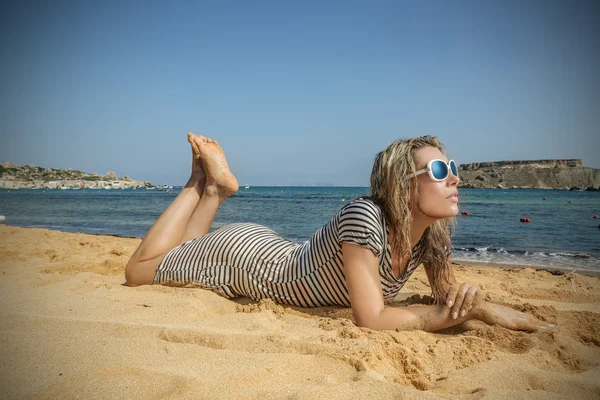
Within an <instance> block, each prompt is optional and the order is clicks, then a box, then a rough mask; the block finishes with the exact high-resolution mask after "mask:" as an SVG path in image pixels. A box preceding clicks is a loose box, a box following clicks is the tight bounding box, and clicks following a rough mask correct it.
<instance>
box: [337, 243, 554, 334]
mask: <svg viewBox="0 0 600 400" xmlns="http://www.w3.org/2000/svg"><path fill="white" fill-rule="evenodd" d="M342 253H343V261H344V274H345V277H346V284H347V286H348V294H349V296H350V303H351V306H352V312H353V314H354V318H355V319H356V324H357V325H358V326H362V327H366V328H370V329H375V330H413V329H419V330H423V331H427V332H434V331H438V330H441V329H445V328H449V327H451V326H454V325H458V324H460V323H462V322H465V321H468V320H470V319H479V320H482V321H484V322H486V323H490V324H500V325H502V326H505V327H506V328H510V329H518V330H536V329H538V328H540V327H546V326H548V325H547V324H546V323H544V322H542V321H539V320H537V319H536V318H534V317H532V316H530V315H527V314H524V313H521V312H518V311H515V310H513V309H512V308H510V307H504V306H499V305H497V304H492V303H487V302H485V300H484V299H483V298H482V296H477V298H476V299H475V302H474V303H473V309H472V310H471V312H469V313H467V314H466V315H465V316H460V315H459V316H458V317H457V318H456V319H454V318H453V316H452V311H453V310H452V309H451V308H450V307H448V306H447V305H446V304H438V305H432V306H422V305H415V306H408V307H388V308H385V306H384V303H383V291H382V289H381V281H380V277H379V261H378V260H377V256H375V254H373V252H372V251H370V250H368V249H365V248H363V247H360V246H358V245H355V244H351V243H345V242H343V243H342Z"/></svg>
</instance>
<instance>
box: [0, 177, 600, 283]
mask: <svg viewBox="0 0 600 400" xmlns="http://www.w3.org/2000/svg"><path fill="white" fill-rule="evenodd" d="M180 190H181V188H174V189H173V191H171V192H165V191H157V190H146V189H138V190H133V189H128V190H114V189H113V190H89V189H88V190H23V189H21V190H0V215H4V216H5V217H6V220H5V221H4V224H5V225H14V226H21V227H38V228H49V229H57V230H61V231H66V232H85V233H93V234H103V235H116V236H124V237H143V236H144V235H145V234H146V232H147V231H148V229H149V228H150V226H151V225H152V223H153V222H154V221H155V220H156V219H157V218H158V216H159V215H160V214H161V212H162V211H164V210H165V209H166V207H167V206H168V205H169V204H170V203H171V202H172V201H173V199H174V198H175V197H176V196H177V194H178V193H179V191H180ZM368 191H369V189H368V188H366V187H250V188H249V189H244V188H243V187H240V191H239V192H238V193H236V194H235V195H233V196H232V197H231V198H229V199H228V200H227V201H225V202H224V203H223V205H222V206H221V208H220V209H219V212H218V213H217V216H216V218H215V221H214V223H213V226H212V229H217V228H219V227H221V226H224V225H226V224H228V223H232V222H255V223H259V224H262V225H266V226H268V227H270V228H272V229H274V230H275V231H276V232H278V233H279V234H281V235H282V236H284V237H286V238H288V239H290V240H292V241H297V242H301V241H304V240H307V239H308V238H310V236H311V235H312V234H313V233H314V232H315V231H316V230H317V229H319V228H320V227H321V226H323V225H324V224H325V223H327V221H329V219H330V218H331V217H332V216H333V215H335V214H336V213H337V212H338V211H339V210H340V208H341V207H343V206H344V205H345V204H346V203H347V202H348V201H350V200H352V199H353V198H355V197H357V196H360V195H365V194H368ZM544 198H546V200H544ZM459 205H460V209H461V211H468V212H469V213H470V215H469V216H465V215H461V214H459V215H458V217H457V226H456V231H455V232H454V234H453V247H454V249H453V259H454V260H456V261H476V262H494V263H507V264H516V265H533V266H550V267H552V266H554V267H567V268H573V269H578V270H583V269H587V270H596V271H600V229H599V228H600V219H593V216H594V215H598V214H600V192H584V191H564V190H560V191H559V190H524V189H523V190H520V189H512V190H504V189H460V203H459ZM522 217H529V218H531V222H530V223H522V222H520V218H522Z"/></svg>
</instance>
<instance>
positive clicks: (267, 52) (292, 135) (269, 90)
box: [0, 0, 600, 185]
mask: <svg viewBox="0 0 600 400" xmlns="http://www.w3.org/2000/svg"><path fill="white" fill-rule="evenodd" d="M14 3H15V4H13V5H12V6H10V5H6V4H4V5H3V8H2V12H0V45H1V46H0V51H1V59H2V62H1V63H0V85H1V86H0V88H1V91H0V93H1V94H0V96H1V97H0V133H1V138H0V140H1V141H0V162H2V161H11V162H13V163H16V164H27V163H31V164H34V165H39V166H43V167H53V168H73V169H80V170H84V171H87V172H98V173H106V172H107V171H115V172H116V173H117V175H119V176H123V175H129V176H131V177H132V178H134V179H138V180H150V181H152V183H155V184H163V183H169V184H172V185H180V184H183V183H185V181H186V180H187V177H188V175H189V168H190V158H191V156H190V150H189V146H188V144H187V141H186V133H187V132H188V131H193V132H196V133H205V134H206V135H208V136H211V137H214V138H216V139H217V140H219V142H220V143H221V145H222V146H223V148H224V149H225V152H226V154H227V156H228V160H229V165H230V166H231V168H232V171H233V172H234V174H236V175H237V177H238V180H239V181H240V183H241V184H245V183H249V184H251V185H278V184H283V185H285V184H297V185H302V184H325V185H327V184H340V185H367V184H368V179H369V174H370V169H371V163H372V161H373V157H374V156H375V154H376V153H377V151H379V150H381V149H383V148H384V147H385V146H386V145H387V144H389V143H390V142H391V141H392V140H394V139H396V138H398V137H409V136H417V135H421V134H433V135H437V136H438V137H440V139H441V140H442V141H443V142H444V143H445V144H446V146H447V148H448V150H449V152H450V156H451V157H452V158H455V159H456V160H457V161H458V162H459V163H468V162H474V161H497V160H516V159H541V158H582V159H583V161H584V165H586V166H590V167H595V168H600V134H599V133H600V132H599V130H600V128H599V127H600V78H599V72H600V23H599V22H598V21H600V2H598V1H583V0H582V1H573V2H568V1H564V2H558V1H496V2H493V1H471V2H446V1H439V2H431V1H415V2H403V1H388V2H376V1H369V2H367V1H365V2H353V1H336V2H318V1H303V2H300V1H268V2H263V1H257V2H252V1H239V2H231V1H213V2H192V1H186V2H181V3H180V2H174V1H170V2H166V1H165V2H152V1H140V2H127V1H102V2H93V1H72V2H54V3H53V2H51V1H48V2H37V3H36V2H27V1H24V2H14ZM51 3H53V4H51ZM196 3H197V4H196Z"/></svg>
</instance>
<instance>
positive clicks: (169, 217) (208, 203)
mask: <svg viewBox="0 0 600 400" xmlns="http://www.w3.org/2000/svg"><path fill="white" fill-rule="evenodd" d="M188 141H189V142H190V144H191V146H192V153H193V161H192V175H191V176H190V179H189V180H188V183H187V184H186V185H185V187H184V188H183V189H182V191H181V193H179V195H178V196H177V197H176V198H175V200H174V201H173V203H171V204H170V205H169V207H168V208H167V209H166V210H165V211H164V212H163V213H162V214H161V216H160V217H159V218H158V220H157V221H156V222H155V223H154V225H152V227H151V228H150V230H149V231H148V233H147V234H146V237H145V238H144V239H143V240H142V243H140V245H139V247H138V248H137V250H136V251H135V252H134V253H133V255H132V256H131V259H130V260H129V262H128V263H127V266H126V268H125V280H126V281H127V284H128V285H132V286H138V285H146V284H151V283H152V282H153V281H154V275H155V274H156V268H157V267H158V265H159V264H160V262H161V261H162V259H163V258H164V256H165V255H166V254H167V253H168V252H169V251H170V250H171V249H173V248H174V247H176V246H178V245H180V244H181V243H184V242H186V241H188V240H190V239H193V238H196V237H199V236H203V235H205V234H206V233H208V230H209V229H210V224H211V223H212V221H213V219H214V217H215V215H216V212H217V209H218V207H219V205H220V204H221V203H222V202H223V201H224V200H225V199H226V198H227V197H229V196H230V195H231V194H232V193H235V192H236V191H237V189H238V186H237V180H236V179H235V177H234V176H233V175H232V174H231V172H230V171H229V167H228V166H227V162H226V160H225V154H224V153H223V150H222V149H221V148H220V147H219V146H218V144H217V143H216V141H214V140H211V139H207V138H204V137H202V136H200V137H198V136H196V135H194V134H192V133H188Z"/></svg>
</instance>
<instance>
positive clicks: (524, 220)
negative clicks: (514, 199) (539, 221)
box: [521, 217, 531, 222]
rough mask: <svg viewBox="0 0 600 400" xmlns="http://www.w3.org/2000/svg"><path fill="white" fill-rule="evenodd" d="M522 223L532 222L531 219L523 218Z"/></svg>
mask: <svg viewBox="0 0 600 400" xmlns="http://www.w3.org/2000/svg"><path fill="white" fill-rule="evenodd" d="M521 222H531V218H527V217H523V218H521Z"/></svg>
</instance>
